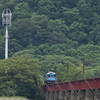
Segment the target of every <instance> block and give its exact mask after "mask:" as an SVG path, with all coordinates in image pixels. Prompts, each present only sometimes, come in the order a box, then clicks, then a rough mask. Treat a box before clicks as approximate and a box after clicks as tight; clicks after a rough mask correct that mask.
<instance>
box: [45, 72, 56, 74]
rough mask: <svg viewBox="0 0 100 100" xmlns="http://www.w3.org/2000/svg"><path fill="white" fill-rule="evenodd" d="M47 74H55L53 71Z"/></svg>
mask: <svg viewBox="0 0 100 100" xmlns="http://www.w3.org/2000/svg"><path fill="white" fill-rule="evenodd" d="M47 74H56V73H55V72H48V73H47Z"/></svg>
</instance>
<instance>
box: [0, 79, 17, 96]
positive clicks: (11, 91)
mask: <svg viewBox="0 0 100 100" xmlns="http://www.w3.org/2000/svg"><path fill="white" fill-rule="evenodd" d="M16 89H17V85H16V84H14V82H13V81H6V82H4V83H3V85H2V86H0V90H1V91H0V96H8V97H9V96H15V95H16V93H17V91H16Z"/></svg>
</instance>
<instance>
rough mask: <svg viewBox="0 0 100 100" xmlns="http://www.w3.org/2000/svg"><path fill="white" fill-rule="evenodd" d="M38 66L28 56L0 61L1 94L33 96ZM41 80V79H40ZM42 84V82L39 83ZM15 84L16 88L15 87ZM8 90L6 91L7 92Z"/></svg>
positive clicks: (36, 87)
mask: <svg viewBox="0 0 100 100" xmlns="http://www.w3.org/2000/svg"><path fill="white" fill-rule="evenodd" d="M39 69H40V66H38V65H37V61H36V60H34V59H31V58H30V57H29V56H19V57H15V58H9V59H7V60H1V61H0V83H1V86H0V87H1V91H0V92H1V93H3V94H1V93H0V94H1V95H6V96H11V95H20V96H27V97H28V98H35V95H36V91H37V89H38V86H37V78H38V77H40V75H39ZM40 81H41V80H40ZM41 85H42V83H41ZM16 86H17V88H16ZM7 90H8V92H7Z"/></svg>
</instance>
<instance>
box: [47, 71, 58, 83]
mask: <svg viewBox="0 0 100 100" xmlns="http://www.w3.org/2000/svg"><path fill="white" fill-rule="evenodd" d="M55 82H56V73H55V72H48V73H46V75H45V83H47V84H49V83H55Z"/></svg>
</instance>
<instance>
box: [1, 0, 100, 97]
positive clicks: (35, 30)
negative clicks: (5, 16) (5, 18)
mask: <svg viewBox="0 0 100 100" xmlns="http://www.w3.org/2000/svg"><path fill="white" fill-rule="evenodd" d="M0 7H1V8H0V11H1V12H2V11H3V9H4V8H5V7H7V8H10V9H11V11H12V26H11V27H9V57H12V58H10V59H9V60H6V63H7V64H6V63H5V60H2V61H1V62H0V66H1V67H0V74H1V77H0V79H1V80H0V81H1V83H3V82H4V83H5V80H7V81H8V82H9V81H12V82H14V84H16V85H17V86H19V88H18V90H17V93H22V94H20V95H27V96H28V97H31V95H30V93H33V96H34V95H35V96H38V95H39V93H37V95H36V94H35V92H36V89H37V86H36V85H33V84H34V83H36V79H35V78H34V77H37V76H39V75H38V74H37V73H36V71H35V70H40V73H41V74H42V75H43V74H44V73H45V72H47V71H49V70H53V71H54V70H55V69H56V70H57V74H58V75H59V77H61V78H62V80H64V81H67V80H68V79H70V80H73V79H75V77H77V79H80V78H83V77H82V66H83V63H82V62H83V59H85V66H86V68H85V77H86V78H88V77H90V76H99V75H100V73H99V66H100V63H99V59H100V47H99V46H100V39H99V37H100V25H99V23H100V2H99V0H1V1H0ZM1 21H2V19H1ZM1 21H0V22H1ZM2 28H3V27H0V59H3V58H4V34H5V32H4V31H5V29H2ZM23 54H24V55H25V54H29V55H31V57H29V59H26V57H25V58H23V57H22V56H21V57H20V58H21V59H20V58H18V59H19V60H18V59H17V58H16V57H17V56H20V55H23ZM13 57H15V58H13ZM32 57H33V58H35V59H38V60H39V62H36V63H38V64H39V65H40V66H42V68H39V67H38V65H35V64H36V63H35V62H34V61H33V62H34V63H35V64H33V63H32V61H31V60H32V59H30V58H32ZM27 61H28V62H27ZM23 62H24V63H23ZM26 63H27V64H26ZM67 63H69V73H68V76H67V67H66V66H67V65H66V64H67ZM7 65H9V67H10V68H11V69H9V70H8V67H7ZM18 66H19V67H18ZM31 66H33V67H31ZM15 67H16V68H15ZM36 68H37V69H36ZM5 69H6V70H5ZM12 69H13V70H12ZM87 70H88V72H89V73H90V74H89V73H88V72H87ZM23 71H24V72H26V74H27V77H26V76H25V73H24V72H23ZM31 71H33V73H32V72H31ZM5 72H7V74H8V75H6V74H5ZM19 72H20V73H19ZM5 75H6V77H2V76H5ZM30 75H32V77H30ZM11 76H13V77H11ZM73 76H75V77H74V78H73ZM41 80H42V78H41ZM58 81H61V80H60V78H58ZM19 82H20V83H21V84H20V85H19V84H18V83H19ZM28 83H30V84H28ZM1 86H2V84H1ZM24 87H25V88H24ZM23 88H24V89H23ZM28 89H29V90H28ZM33 90H34V92H33ZM18 95H19V94H18Z"/></svg>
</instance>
